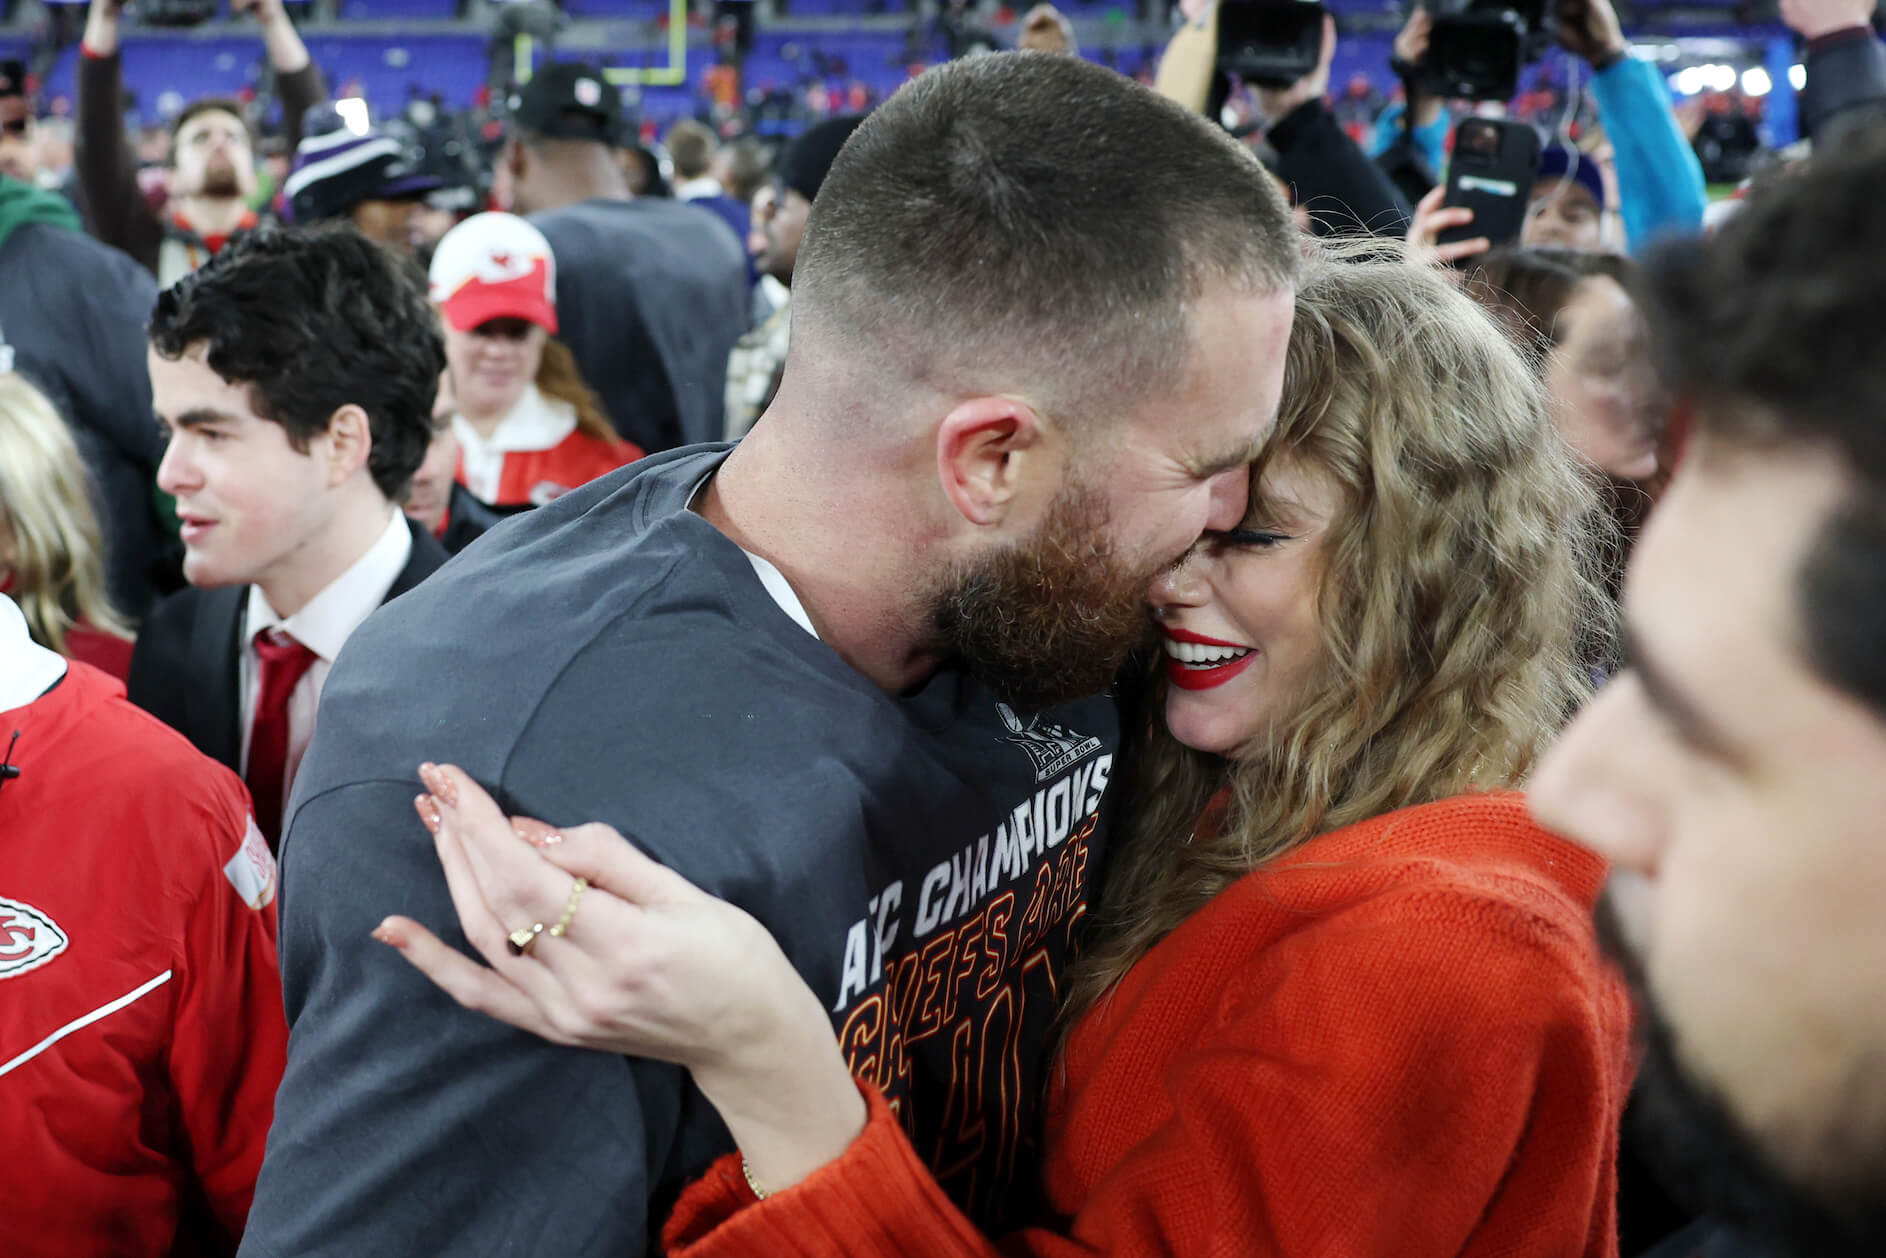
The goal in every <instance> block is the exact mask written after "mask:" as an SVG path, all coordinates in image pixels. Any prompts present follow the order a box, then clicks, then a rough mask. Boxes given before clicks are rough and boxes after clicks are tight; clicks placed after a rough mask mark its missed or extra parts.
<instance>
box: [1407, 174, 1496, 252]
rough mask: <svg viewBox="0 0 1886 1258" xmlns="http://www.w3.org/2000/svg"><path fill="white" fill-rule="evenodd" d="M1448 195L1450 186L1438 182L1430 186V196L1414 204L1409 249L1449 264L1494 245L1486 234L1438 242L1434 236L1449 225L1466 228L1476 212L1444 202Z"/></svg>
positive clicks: (1410, 222)
mask: <svg viewBox="0 0 1886 1258" xmlns="http://www.w3.org/2000/svg"><path fill="white" fill-rule="evenodd" d="M1446 197H1447V185H1446V184H1436V185H1435V186H1434V187H1433V188H1431V189H1429V191H1428V195H1426V196H1425V197H1422V198H1421V204H1419V205H1417V206H1415V214H1414V218H1413V219H1412V220H1410V221H1409V223H1408V251H1409V253H1410V254H1411V255H1413V256H1414V257H1415V258H1417V259H1419V260H1420V261H1423V262H1428V263H1431V264H1435V265H1448V264H1451V263H1454V262H1458V261H1460V259H1462V258H1471V257H1473V256H1474V255H1475V254H1477V253H1485V252H1486V251H1487V250H1488V249H1490V248H1492V247H1493V244H1492V242H1491V241H1489V240H1488V239H1487V238H1486V237H1485V236H1475V237H1474V238H1473V239H1472V240H1457V241H1454V242H1453V243H1452V244H1446V245H1441V244H1436V243H1435V238H1436V237H1437V236H1439V235H1440V234H1441V233H1442V232H1443V231H1445V230H1447V229H1448V228H1450V227H1465V226H1466V225H1467V224H1468V223H1471V222H1473V211H1472V210H1470V209H1468V208H1467V207H1465V206H1462V205H1442V204H1441V202H1442V201H1443V200H1444V199H1446Z"/></svg>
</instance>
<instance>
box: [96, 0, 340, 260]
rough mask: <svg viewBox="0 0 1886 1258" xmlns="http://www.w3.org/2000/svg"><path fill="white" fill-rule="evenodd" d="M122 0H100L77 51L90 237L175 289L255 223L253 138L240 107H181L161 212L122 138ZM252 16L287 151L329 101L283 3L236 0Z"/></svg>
mask: <svg viewBox="0 0 1886 1258" xmlns="http://www.w3.org/2000/svg"><path fill="white" fill-rule="evenodd" d="M122 7H123V0H93V3H92V7H91V11H90V12H89V13H88V14H87V15H86V19H85V41H84V43H83V44H81V45H80V48H79V52H80V54H81V55H80V57H79V72H78V88H79V140H78V151H77V166H78V172H79V190H80V196H81V199H82V200H83V201H84V207H85V211H86V221H87V223H88V225H89V226H90V227H91V230H92V234H93V235H95V236H97V237H98V238H99V239H100V240H102V241H104V242H105V243H106V244H108V245H111V246H113V247H115V248H118V249H122V250H124V251H125V252H126V253H128V254H130V255H131V256H132V257H133V258H135V259H137V261H138V262H139V263H141V264H142V265H143V266H144V268H145V269H146V270H148V271H149V272H150V273H151V274H152V275H154V276H156V277H157V286H158V287H159V288H168V287H170V286H171V285H172V284H174V283H176V282H177V281H178V280H180V279H182V278H183V277H184V276H185V275H188V274H189V273H190V272H191V271H194V270H196V269H197V268H198V267H199V266H202V265H203V264H204V263H205V262H207V261H209V259H210V258H211V257H213V256H214V255H215V254H216V252H217V251H218V250H220V249H221V248H222V247H223V245H224V244H225V243H226V242H227V241H228V240H229V238H230V236H232V235H234V234H235V233H236V232H238V231H243V230H246V229H248V228H251V227H254V226H255V225H256V222H257V216H256V213H255V209H254V207H253V206H252V204H251V201H252V199H253V198H254V197H255V194H256V175H255V137H254V135H253V134H252V133H251V132H250V130H249V121H248V119H247V117H246V116H245V115H244V113H243V107H242V104H241V102H239V101H235V100H231V99H227V98H223V97H203V98H201V99H198V100H195V101H192V102H191V103H190V104H188V105H186V106H184V108H183V111H182V112H181V113H179V114H178V115H177V120H176V122H175V123H174V124H172V127H171V134H170V200H169V203H168V204H167V205H166V206H165V207H164V210H163V211H162V213H161V214H160V213H159V212H157V211H154V210H152V209H151V207H150V205H149V204H147V203H146V201H145V199H144V195H143V193H142V191H141V190H140V189H139V187H138V178H137V167H136V164H135V162H134V161H133V158H132V154H131V150H130V149H129V148H128V147H127V146H126V144H125V136H124V113H125V100H124V74H123V68H122V65H121V59H120V55H119V33H118V27H119V22H120V20H121V17H122V14H121V12H120V10H121V9H122ZM231 7H232V8H233V9H235V10H236V11H237V12H249V13H253V14H254V15H255V20H256V22H257V24H258V25H259V26H260V27H261V29H262V43H263V45H264V47H265V48H266V49H267V50H268V61H269V67H270V69H271V70H272V71H273V72H274V74H275V86H276V93H277V95H279V96H280V97H281V104H282V132H283V135H284V138H285V140H286V144H287V150H288V152H290V153H292V152H294V151H295V145H296V144H297V143H299V142H300V139H301V120H302V115H303V114H305V113H306V112H307V111H308V109H309V107H311V106H313V105H315V104H317V103H318V102H319V101H320V100H321V99H322V98H323V96H324V95H325V89H324V88H323V87H322V85H321V71H320V68H319V67H317V66H316V65H315V64H314V62H313V60H312V59H311V58H310V57H309V56H308V49H307V47H306V45H304V44H303V43H302V42H301V36H300V35H299V34H297V33H296V31H295V24H294V22H293V21H292V20H291V19H290V18H289V16H288V14H287V12H286V11H285V10H284V9H283V8H282V0H232V3H231Z"/></svg>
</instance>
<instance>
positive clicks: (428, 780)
mask: <svg viewBox="0 0 1886 1258" xmlns="http://www.w3.org/2000/svg"><path fill="white" fill-rule="evenodd" d="M419 777H420V779H421V780H422V781H423V782H425V784H426V789H427V790H429V791H431V792H432V793H433V794H434V795H436V796H438V798H439V802H440V803H441V804H444V805H445V806H446V807H447V808H457V807H458V788H457V787H456V786H454V785H452V779H451V778H449V777H447V776H445V772H444V771H443V770H442V769H440V768H439V766H438V765H436V764H433V763H432V762H431V761H430V760H428V761H426V763H424V764H422V765H420V766H419Z"/></svg>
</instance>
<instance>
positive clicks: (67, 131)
mask: <svg viewBox="0 0 1886 1258" xmlns="http://www.w3.org/2000/svg"><path fill="white" fill-rule="evenodd" d="M33 129H34V130H35V131H37V132H38V133H39V186H40V187H42V188H45V189H47V190H48V191H51V192H57V193H59V194H60V195H61V196H63V197H66V198H67V199H68V200H74V199H76V198H77V197H78V167H77V165H76V162H75V160H74V136H75V135H76V131H75V129H74V128H73V126H72V120H71V119H70V118H42V119H40V120H39V122H38V123H36V124H35V125H34V128H33Z"/></svg>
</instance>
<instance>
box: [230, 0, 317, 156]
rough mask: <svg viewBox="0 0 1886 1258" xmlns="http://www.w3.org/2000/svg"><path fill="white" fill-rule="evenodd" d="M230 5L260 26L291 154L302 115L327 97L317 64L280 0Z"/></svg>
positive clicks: (238, 0)
mask: <svg viewBox="0 0 1886 1258" xmlns="http://www.w3.org/2000/svg"><path fill="white" fill-rule="evenodd" d="M230 7H231V8H233V9H234V10H235V11H236V12H238V13H241V12H248V13H253V14H254V15H255V20H256V23H257V25H259V26H260V27H261V28H262V47H263V48H264V49H265V50H266V51H267V53H268V63H269V68H270V69H272V70H273V71H274V72H275V94H276V96H277V98H279V99H280V101H281V106H282V138H283V141H284V142H285V143H286V145H287V147H288V152H289V154H290V155H291V156H292V155H293V154H294V151H295V146H296V145H298V144H300V143H301V119H302V115H304V114H306V113H307V112H308V110H309V109H311V108H313V107H314V106H316V105H318V104H320V103H321V102H322V101H323V100H326V99H327V85H326V84H325V83H323V82H322V79H321V67H319V66H317V65H315V64H314V58H312V57H310V56H309V55H308V46H307V45H306V44H304V43H302V42H301V33H300V32H299V31H297V30H296V29H295V23H294V19H292V18H290V17H289V16H288V11H287V10H286V9H285V8H284V7H283V6H282V0H233V2H232V4H231V6H230Z"/></svg>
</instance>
